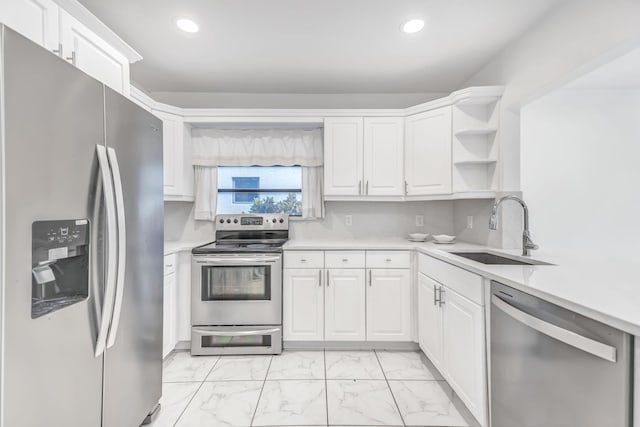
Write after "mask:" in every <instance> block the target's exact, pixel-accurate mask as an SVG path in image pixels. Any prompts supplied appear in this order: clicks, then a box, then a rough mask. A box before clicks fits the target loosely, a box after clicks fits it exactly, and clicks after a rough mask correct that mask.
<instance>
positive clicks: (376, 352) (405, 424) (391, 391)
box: [373, 350, 407, 427]
mask: <svg viewBox="0 0 640 427" xmlns="http://www.w3.org/2000/svg"><path fill="white" fill-rule="evenodd" d="M373 354H375V355H376V360H377V361H378V364H379V365H380V369H382V375H383V376H384V380H385V381H386V382H387V387H388V388H389V393H391V398H392V399H393V403H395V404H396V409H397V410H398V415H400V420H401V421H402V425H403V426H405V427H406V426H407V423H406V422H405V421H404V417H403V416H402V412H401V411H400V406H398V401H397V400H396V396H395V395H394V394H393V390H392V389H391V384H389V379H388V378H387V373H386V372H385V371H384V367H383V366H382V362H380V357H378V350H373Z"/></svg>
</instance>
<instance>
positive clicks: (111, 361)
mask: <svg viewBox="0 0 640 427" xmlns="http://www.w3.org/2000/svg"><path fill="white" fill-rule="evenodd" d="M105 110H106V138H107V147H108V150H109V152H110V154H111V157H110V160H111V161H112V166H113V162H114V160H117V165H118V167H117V169H119V174H118V171H114V181H115V185H116V193H117V189H118V187H119V184H118V181H119V179H118V175H119V178H120V181H121V188H122V198H123V202H124V212H121V213H123V215H120V219H119V221H120V227H122V221H123V220H124V223H125V227H124V228H125V230H126V232H125V233H122V229H120V232H119V234H120V235H121V238H124V239H125V240H126V245H125V247H124V248H122V249H121V250H126V257H125V259H122V258H121V259H120V261H121V262H120V264H119V268H121V269H123V272H124V277H123V279H124V280H123V282H122V283H121V285H122V286H121V287H120V288H119V292H120V291H122V293H120V294H119V295H120V296H121V298H120V301H121V306H120V307H121V309H118V306H119V303H118V302H117V301H118V298H116V309H115V310H114V319H113V321H112V323H111V329H110V331H109V334H110V337H109V342H108V345H109V344H112V346H111V347H108V348H107V351H106V356H105V368H104V382H105V390H104V413H103V427H133V426H138V425H140V423H141V422H142V421H143V419H144V418H145V417H146V416H147V414H148V413H149V412H150V411H152V410H153V408H154V407H155V405H156V404H157V403H158V400H159V399H160V394H161V381H162V280H163V241H164V238H163V227H164V218H163V207H164V202H163V194H162V182H163V181H162V130H161V129H162V123H161V121H160V120H158V119H157V118H155V117H154V116H153V115H151V114H149V113H148V112H147V111H144V110H143V109H141V108H140V107H138V106H137V105H135V104H134V103H133V102H131V101H129V100H128V99H126V98H124V97H122V96H121V95H119V94H117V93H116V92H114V91H112V90H111V89H109V88H106V89H105ZM117 198H118V196H117V194H116V199H117ZM122 216H124V218H122ZM122 234H125V236H122ZM121 253H122V252H121ZM123 264H124V265H123ZM116 327H117V329H116ZM114 334H115V335H114Z"/></svg>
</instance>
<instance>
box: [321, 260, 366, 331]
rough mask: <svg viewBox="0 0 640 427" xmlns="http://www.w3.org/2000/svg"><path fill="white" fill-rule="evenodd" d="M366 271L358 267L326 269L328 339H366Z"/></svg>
mask: <svg viewBox="0 0 640 427" xmlns="http://www.w3.org/2000/svg"><path fill="white" fill-rule="evenodd" d="M364 273H365V271H364V269H355V268H354V269H329V270H326V275H327V277H326V282H327V286H326V289H325V294H324V295H325V304H324V305H325V319H324V338H325V340H327V341H364V340H365V338H366V324H365V319H366V313H365V283H364V276H365V274H364Z"/></svg>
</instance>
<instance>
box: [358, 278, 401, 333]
mask: <svg viewBox="0 0 640 427" xmlns="http://www.w3.org/2000/svg"><path fill="white" fill-rule="evenodd" d="M368 275H369V277H367V281H368V284H367V341H411V295H410V292H411V281H410V280H411V271H410V270H409V269H370V270H368Z"/></svg>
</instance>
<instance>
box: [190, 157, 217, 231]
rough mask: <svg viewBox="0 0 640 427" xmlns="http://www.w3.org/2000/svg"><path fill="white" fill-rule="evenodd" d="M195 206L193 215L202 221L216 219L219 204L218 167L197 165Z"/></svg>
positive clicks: (195, 171)
mask: <svg viewBox="0 0 640 427" xmlns="http://www.w3.org/2000/svg"><path fill="white" fill-rule="evenodd" d="M194 173H195V197H196V201H195V208H194V212H193V217H194V218H195V219H197V220H200V221H214V220H215V218H216V209H217V205H218V168H216V167H206V166H196V167H195V168H194Z"/></svg>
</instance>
